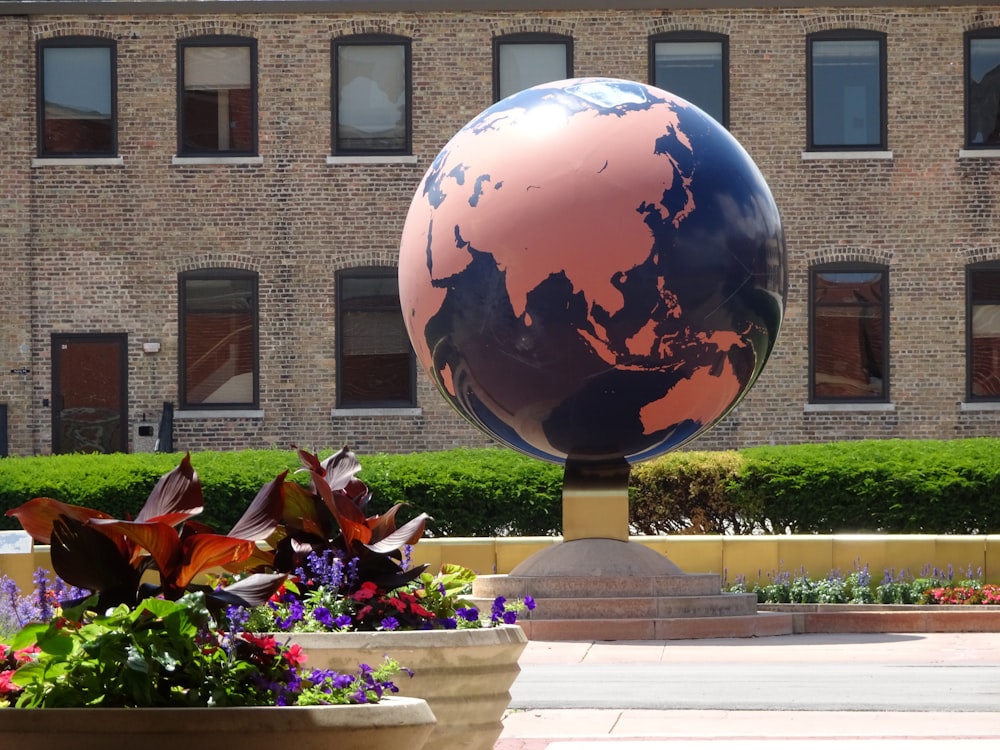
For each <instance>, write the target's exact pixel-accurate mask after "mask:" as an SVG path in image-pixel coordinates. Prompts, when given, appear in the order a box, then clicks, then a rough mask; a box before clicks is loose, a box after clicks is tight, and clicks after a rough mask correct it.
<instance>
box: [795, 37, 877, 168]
mask: <svg viewBox="0 0 1000 750" xmlns="http://www.w3.org/2000/svg"><path fill="white" fill-rule="evenodd" d="M885 46H886V36H885V34H882V33H878V32H872V31H857V30H841V31H824V32H819V33H816V34H810V35H809V37H808V39H807V57H806V59H807V66H808V71H807V72H808V75H807V77H806V85H807V89H808V94H807V110H808V113H807V114H808V116H807V120H808V129H809V133H808V148H809V149H810V150H815V151H824V150H826V151H853V150H885V149H886V148H887V146H886V140H887V136H886V133H887V128H886V102H887V99H886V60H885Z"/></svg>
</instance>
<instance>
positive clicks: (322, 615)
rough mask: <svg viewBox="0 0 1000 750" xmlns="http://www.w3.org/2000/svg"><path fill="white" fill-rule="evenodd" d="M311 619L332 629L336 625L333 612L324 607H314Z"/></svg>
mask: <svg viewBox="0 0 1000 750" xmlns="http://www.w3.org/2000/svg"><path fill="white" fill-rule="evenodd" d="M312 616H313V619H314V620H315V621H316V622H318V623H319V624H320V625H322V626H323V627H324V628H327V629H329V630H332V629H333V628H335V627H336V625H335V620H334V619H333V614H332V613H331V612H330V610H329V609H327V608H326V607H316V609H314V610H313V613H312Z"/></svg>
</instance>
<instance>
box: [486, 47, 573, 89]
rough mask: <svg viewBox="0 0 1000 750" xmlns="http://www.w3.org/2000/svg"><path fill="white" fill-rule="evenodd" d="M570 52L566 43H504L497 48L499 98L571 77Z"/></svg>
mask: <svg viewBox="0 0 1000 750" xmlns="http://www.w3.org/2000/svg"><path fill="white" fill-rule="evenodd" d="M566 55H567V45H566V44H565V43H563V42H539V43H521V42H502V43H501V44H500V45H499V46H498V48H497V58H498V59H497V75H498V76H499V80H498V81H497V91H498V94H499V96H498V98H499V99H503V98H505V97H508V96H510V95H511V94H516V93H517V92H518V91H522V90H524V89H527V88H531V87H532V86H537V85H538V84H540V83H549V82H551V81H561V80H564V79H566V78H569V77H570V72H569V70H568V68H567V62H566Z"/></svg>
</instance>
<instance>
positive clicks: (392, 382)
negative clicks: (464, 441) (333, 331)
mask: <svg viewBox="0 0 1000 750" xmlns="http://www.w3.org/2000/svg"><path fill="white" fill-rule="evenodd" d="M339 281H340V284H339V291H340V294H339V298H338V307H337V310H338V315H339V320H338V342H339V351H338V355H339V356H338V372H337V381H338V402H339V404H340V406H347V407H351V406H354V407H357V406H377V405H385V406H407V405H411V404H413V403H414V388H415V385H414V383H415V381H414V362H413V350H412V349H411V347H410V340H409V338H408V336H407V333H406V327H405V325H404V323H403V314H402V312H401V311H400V307H399V285H398V281H397V278H396V275H395V273H392V272H386V271H383V270H381V269H374V270H371V271H350V272H347V271H345V272H342V273H341V274H340V276H339Z"/></svg>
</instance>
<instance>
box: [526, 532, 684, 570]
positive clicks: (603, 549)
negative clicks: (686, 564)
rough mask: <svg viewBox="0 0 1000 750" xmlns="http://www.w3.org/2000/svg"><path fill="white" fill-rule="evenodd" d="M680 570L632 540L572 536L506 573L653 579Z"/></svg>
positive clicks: (539, 552) (667, 560) (541, 551)
mask: <svg viewBox="0 0 1000 750" xmlns="http://www.w3.org/2000/svg"><path fill="white" fill-rule="evenodd" d="M678 575H684V572H683V571H682V570H681V569H680V568H678V567H677V566H676V565H675V564H674V563H672V562H671V561H670V560H669V559H667V558H666V557H664V556H663V555H661V554H660V553H658V552H656V551H655V550H651V549H649V548H648V547H644V546H643V545H641V544H637V543H636V542H622V541H618V540H616V539H574V540H572V541H564V542H562V543H561V544H554V545H552V546H551V547H546V548H545V549H542V550H539V551H538V552H536V553H535V554H533V555H531V556H530V557H528V558H527V559H525V560H524V561H522V562H521V563H520V564H519V565H517V567H515V568H514V569H513V570H512V571H511V572H510V577H511V578H514V579H517V578H541V577H544V578H548V579H554V578H578V577H586V578H598V579H600V578H620V577H627V578H655V577H658V576H678Z"/></svg>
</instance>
